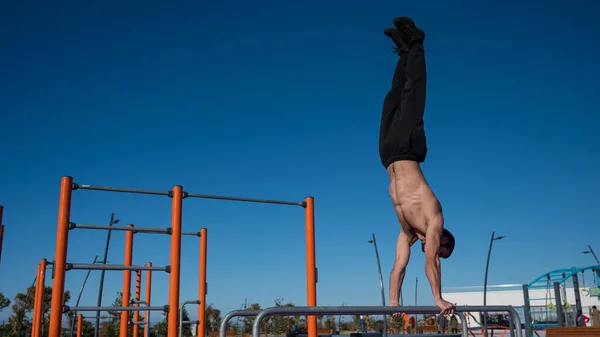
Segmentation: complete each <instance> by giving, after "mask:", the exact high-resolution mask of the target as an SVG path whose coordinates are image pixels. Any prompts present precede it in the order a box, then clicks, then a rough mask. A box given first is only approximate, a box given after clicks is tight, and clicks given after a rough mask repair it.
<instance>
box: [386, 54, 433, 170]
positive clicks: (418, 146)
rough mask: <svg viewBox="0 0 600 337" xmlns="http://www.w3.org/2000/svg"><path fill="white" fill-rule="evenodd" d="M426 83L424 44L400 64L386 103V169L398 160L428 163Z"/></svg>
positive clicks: (402, 59) (405, 56)
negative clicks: (424, 116)
mask: <svg viewBox="0 0 600 337" xmlns="http://www.w3.org/2000/svg"><path fill="white" fill-rule="evenodd" d="M426 82H427V72H426V67H425V51H424V49H423V45H422V44H421V43H416V44H413V45H412V46H411V48H410V51H409V52H408V53H403V54H402V56H401V58H400V59H399V60H398V63H397V64H396V70H395V71H394V77H393V79H392V88H391V89H390V91H389V92H388V93H387V95H386V96H385V100H384V102H383V111H382V114H381V126H380V130H379V156H380V158H381V163H382V164H383V166H384V167H385V168H386V169H387V167H388V166H389V165H390V164H392V163H393V162H395V161H399V160H412V161H416V162H419V163H421V162H424V161H425V157H426V155H427V142H426V139H425V129H424V125H423V114H424V112H425V91H426V86H427V83H426Z"/></svg>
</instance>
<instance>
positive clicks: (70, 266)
mask: <svg viewBox="0 0 600 337" xmlns="http://www.w3.org/2000/svg"><path fill="white" fill-rule="evenodd" d="M65 268H66V269H65V270H118V271H123V270H155V271H166V272H167V273H169V272H170V271H171V267H170V266H164V267H161V266H125V265H122V264H93V263H67V264H66V267H65Z"/></svg>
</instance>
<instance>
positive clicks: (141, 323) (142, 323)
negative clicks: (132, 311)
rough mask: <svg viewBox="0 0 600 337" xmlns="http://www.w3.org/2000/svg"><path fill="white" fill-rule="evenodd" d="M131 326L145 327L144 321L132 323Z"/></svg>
mask: <svg viewBox="0 0 600 337" xmlns="http://www.w3.org/2000/svg"><path fill="white" fill-rule="evenodd" d="M132 324H133V325H146V322H144V321H138V322H132Z"/></svg>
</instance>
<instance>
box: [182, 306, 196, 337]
mask: <svg viewBox="0 0 600 337" xmlns="http://www.w3.org/2000/svg"><path fill="white" fill-rule="evenodd" d="M188 304H200V301H199V300H190V301H184V302H183V303H181V304H180V305H179V332H178V335H179V337H182V336H183V308H184V307H185V306H186V305H188ZM188 322H189V321H188Z"/></svg>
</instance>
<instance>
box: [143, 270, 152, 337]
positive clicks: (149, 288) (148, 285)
mask: <svg viewBox="0 0 600 337" xmlns="http://www.w3.org/2000/svg"><path fill="white" fill-rule="evenodd" d="M146 266H148V267H152V262H148V263H146ZM151 295H152V270H147V271H146V304H147V305H148V306H150V305H151V302H150V297H151ZM145 321H146V324H145V325H144V336H150V334H149V332H150V331H148V329H150V324H149V323H150V311H149V310H146V317H145Z"/></svg>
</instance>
